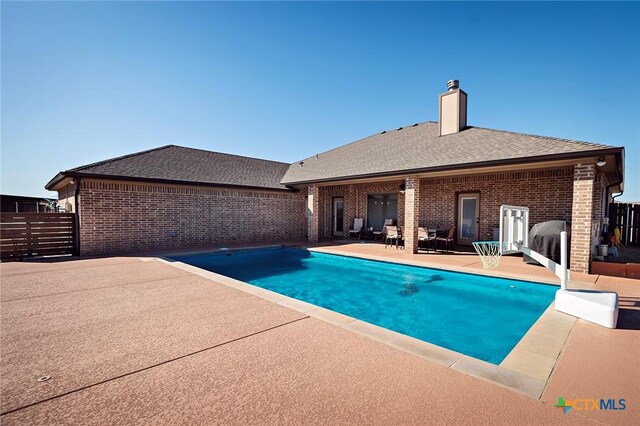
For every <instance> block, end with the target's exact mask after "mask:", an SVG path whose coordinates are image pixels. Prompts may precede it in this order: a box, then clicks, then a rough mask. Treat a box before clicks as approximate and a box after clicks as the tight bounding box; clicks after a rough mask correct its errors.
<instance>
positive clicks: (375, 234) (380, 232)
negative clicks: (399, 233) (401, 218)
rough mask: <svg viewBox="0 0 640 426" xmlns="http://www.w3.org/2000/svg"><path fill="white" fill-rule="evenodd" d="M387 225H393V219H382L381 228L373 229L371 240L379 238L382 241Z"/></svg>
mask: <svg viewBox="0 0 640 426" xmlns="http://www.w3.org/2000/svg"><path fill="white" fill-rule="evenodd" d="M388 225H393V219H385V220H384V224H383V225H382V229H380V230H375V229H374V230H373V240H374V241H376V240H378V239H379V240H380V241H384V239H385V236H386V229H387V226H388Z"/></svg>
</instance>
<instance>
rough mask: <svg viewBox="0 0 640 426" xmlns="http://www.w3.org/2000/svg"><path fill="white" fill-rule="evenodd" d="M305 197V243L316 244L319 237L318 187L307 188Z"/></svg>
mask: <svg viewBox="0 0 640 426" xmlns="http://www.w3.org/2000/svg"><path fill="white" fill-rule="evenodd" d="M307 196H308V198H307V241H308V242H310V243H317V242H318V238H319V236H320V217H319V216H320V191H319V190H318V186H317V185H311V186H309V187H308V188H307Z"/></svg>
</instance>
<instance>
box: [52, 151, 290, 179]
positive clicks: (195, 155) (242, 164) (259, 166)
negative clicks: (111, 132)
mask: <svg viewBox="0 0 640 426" xmlns="http://www.w3.org/2000/svg"><path fill="white" fill-rule="evenodd" d="M288 167H289V164H288V163H280V162H277V161H269V160H260V159H257V158H249V157H241V156H238V155H231V154H223V153H220V152H211V151H204V150H200V149H194V148H185V147H181V146H176V145H167V146H163V147H160V148H156V149H152V150H149V151H143V152H138V153H135V154H131V155H125V156H123V157H117V158H112V159H109V160H105V161H100V162H98V163H93V164H87V165H85V166H81V167H76V168H74V169H71V170H67V171H66V172H63V173H64V174H79V175H96V176H114V177H120V178H122V177H125V178H127V177H129V178H142V179H150V180H162V181H177V182H188V183H204V184H218V185H231V186H247V187H253V188H268V189H286V187H285V186H284V185H282V184H281V183H280V180H281V179H282V177H283V176H284V174H285V172H286V171H287V169H288Z"/></svg>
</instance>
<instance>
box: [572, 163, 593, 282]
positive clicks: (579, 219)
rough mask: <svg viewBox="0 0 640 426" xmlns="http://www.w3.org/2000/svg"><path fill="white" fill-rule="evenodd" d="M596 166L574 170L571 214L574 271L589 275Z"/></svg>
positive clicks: (584, 165) (576, 167) (587, 165)
mask: <svg viewBox="0 0 640 426" xmlns="http://www.w3.org/2000/svg"><path fill="white" fill-rule="evenodd" d="M594 178H595V165H594V164H577V165H576V166H575V167H574V169H573V206H572V209H571V211H572V213H571V260H570V262H569V263H570V267H571V270H572V271H576V272H584V273H589V261H590V260H591V229H592V220H593V184H594Z"/></svg>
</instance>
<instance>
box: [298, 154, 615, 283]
mask: <svg viewBox="0 0 640 426" xmlns="http://www.w3.org/2000/svg"><path fill="white" fill-rule="evenodd" d="M537 167H538V168H524V169H521V170H520V171H514V170H513V168H510V169H505V168H501V169H497V168H496V169H495V170H494V171H492V172H486V171H485V172H484V173H481V172H480V171H479V170H477V169H468V170H462V171H458V172H456V174H452V173H449V174H446V175H443V174H442V173H424V174H416V175H411V176H406V175H404V176H398V177H394V176H389V177H386V178H362V179H350V180H343V181H326V182H320V183H317V184H313V185H309V186H307V187H306V193H307V196H306V202H307V237H308V242H309V243H317V242H323V241H337V240H342V239H346V238H348V237H349V236H350V235H351V236H352V237H353V236H356V237H357V238H358V239H360V240H372V239H374V237H375V236H378V235H379V234H380V230H382V229H383V228H384V225H385V220H389V221H391V222H392V224H393V225H396V226H399V227H400V228H401V232H402V240H403V246H404V248H405V249H406V251H407V252H408V253H418V251H419V249H420V248H423V247H424V246H425V244H424V241H420V235H419V230H420V228H423V229H425V230H430V231H429V234H431V232H434V233H435V231H436V230H437V231H439V232H438V236H440V237H446V236H447V235H446V234H447V231H449V230H451V231H452V234H451V236H452V237H453V241H452V243H453V244H452V245H453V246H455V247H457V249H458V250H460V251H473V250H472V243H473V242H475V241H492V240H496V239H497V230H498V227H499V221H500V220H499V209H500V206H501V205H503V204H509V205H519V206H527V207H529V208H530V224H531V225H533V224H536V223H540V222H545V221H550V220H564V221H567V222H570V223H571V224H572V232H571V242H570V244H571V249H570V255H571V259H570V262H569V264H570V267H571V269H572V270H574V271H578V272H589V264H590V258H591V255H590V252H591V245H592V244H594V242H595V241H596V237H595V236H594V229H595V230H596V231H595V235H597V232H598V229H600V227H601V224H600V222H601V217H602V216H603V215H604V209H603V208H602V205H601V204H602V199H600V198H599V197H596V196H595V195H594V194H598V193H599V192H600V191H601V190H603V187H602V182H601V181H600V180H599V179H594V178H595V175H594V174H593V171H594V166H593V165H589V166H580V165H579V166H563V167H554V168H539V167H541V166H539V165H538V166H537ZM585 176H586V177H585ZM589 179H590V181H589V187H588V188H586V187H585V181H586V180H589ZM585 189H588V190H587V191H585ZM356 218H358V219H362V222H363V227H362V230H361V232H357V233H351V232H350V231H352V230H355V231H358V229H354V220H355V219H356ZM586 218H588V220H585V219H586ZM595 218H597V219H595ZM429 246H430V247H432V246H433V244H432V243H431V244H429ZM440 246H442V244H441V245H440Z"/></svg>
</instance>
